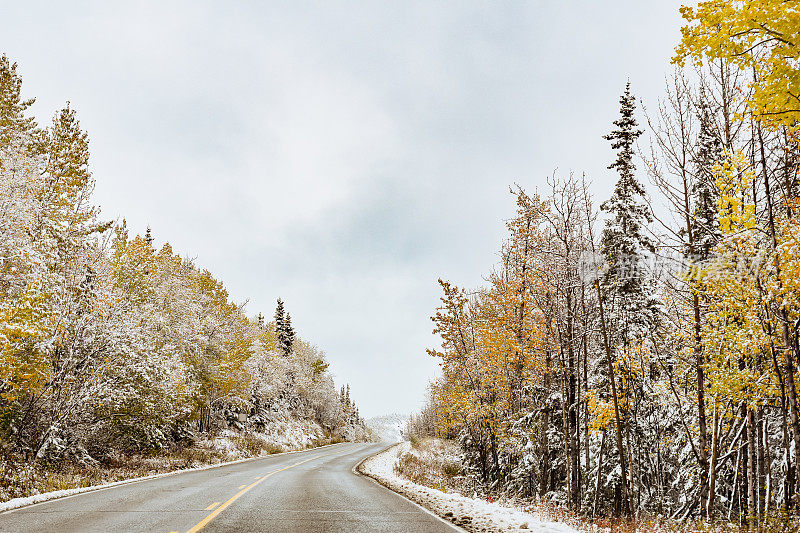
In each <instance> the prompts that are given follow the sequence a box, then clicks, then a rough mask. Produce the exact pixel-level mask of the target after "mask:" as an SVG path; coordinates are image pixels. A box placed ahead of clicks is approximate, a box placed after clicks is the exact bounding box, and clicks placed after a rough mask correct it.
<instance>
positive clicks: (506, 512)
mask: <svg viewBox="0 0 800 533" xmlns="http://www.w3.org/2000/svg"><path fill="white" fill-rule="evenodd" d="M410 449H411V444H410V443H409V442H402V443H400V444H396V445H395V446H392V447H391V448H389V449H388V450H386V451H383V452H381V453H379V454H377V455H374V456H372V457H370V458H369V459H367V460H366V461H364V462H363V463H361V465H360V466H359V471H360V472H361V473H363V474H366V475H368V476H370V477H371V478H373V479H375V480H377V481H378V482H379V483H381V484H382V485H385V486H386V487H388V488H390V489H392V490H393V491H395V492H398V493H400V494H402V495H404V496H406V497H407V498H409V499H411V500H413V501H415V502H417V503H419V504H420V505H422V506H424V507H427V508H428V509H430V510H431V511H433V512H434V513H436V514H437V515H439V516H441V517H442V518H445V519H446V520H449V521H451V522H453V523H454V524H456V525H458V526H460V527H462V528H464V529H466V530H468V531H491V532H500V531H502V532H507V531H531V532H534V533H577V530H576V529H574V528H572V527H570V526H568V525H566V524H561V523H558V522H551V521H548V520H545V519H543V518H542V517H540V516H537V515H535V514H532V513H528V512H525V511H522V510H521V509H518V508H515V507H509V506H506V505H501V504H499V503H494V502H487V501H484V500H482V499H476V498H467V497H465V496H461V495H460V494H450V493H446V492H442V491H440V490H436V489H432V488H429V487H425V486H423V485H418V484H416V483H413V482H411V481H409V480H407V479H405V478H402V477H400V476H398V475H397V473H395V465H396V464H397V461H398V458H399V456H400V455H402V454H403V453H408V452H409V450H410Z"/></svg>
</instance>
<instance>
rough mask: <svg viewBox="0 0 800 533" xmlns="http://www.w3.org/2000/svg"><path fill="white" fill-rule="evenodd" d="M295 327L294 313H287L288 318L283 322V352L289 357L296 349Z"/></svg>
mask: <svg viewBox="0 0 800 533" xmlns="http://www.w3.org/2000/svg"><path fill="white" fill-rule="evenodd" d="M294 337H295V335H294V328H293V327H292V315H290V314H289V313H286V319H285V320H284V322H283V342H284V347H283V354H284V355H286V356H287V357H288V356H289V355H291V354H292V351H293V350H294Z"/></svg>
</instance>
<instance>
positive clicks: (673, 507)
mask: <svg viewBox="0 0 800 533" xmlns="http://www.w3.org/2000/svg"><path fill="white" fill-rule="evenodd" d="M681 13H682V15H683V17H684V19H685V26H684V27H683V29H682V39H681V41H680V43H679V45H678V47H677V48H676V55H675V57H674V58H673V63H674V64H675V70H674V73H673V74H672V75H670V76H669V77H668V78H667V83H666V92H665V94H664V96H663V98H662V99H661V100H660V101H659V103H658V105H657V106H653V108H652V109H647V108H646V107H642V106H637V101H636V99H635V97H634V95H633V94H632V92H631V89H630V83H629V84H628V86H627V87H626V88H625V91H624V93H623V94H622V97H621V99H620V113H619V118H618V119H617V120H616V121H614V124H613V126H610V128H609V129H610V130H611V131H610V133H609V134H608V135H607V136H605V139H606V140H607V141H608V142H609V143H610V148H611V150H610V152H609V162H610V163H611V164H610V166H609V167H608V168H609V169H611V170H612V171H613V172H614V173H615V175H616V186H615V187H614V190H613V192H611V193H610V195H609V197H607V198H603V199H602V200H603V201H602V203H600V204H599V211H598V209H597V207H598V205H597V200H596V199H595V198H592V196H591V195H590V194H589V192H588V190H589V189H588V185H587V181H588V178H587V177H586V176H584V175H581V174H570V175H557V174H554V175H553V176H552V177H551V178H550V179H548V182H547V186H546V187H543V188H541V189H540V190H538V192H537V193H536V194H529V193H526V192H525V191H524V190H523V189H521V188H518V187H517V188H515V189H513V190H512V193H513V194H514V196H515V198H516V205H517V210H516V213H515V215H514V216H513V217H512V218H511V219H510V220H508V222H507V227H508V234H507V238H506V239H505V241H504V242H503V244H502V247H501V249H500V254H499V256H500V260H499V262H498V264H497V265H495V267H494V268H493V269H492V270H491V271H490V272H489V274H488V275H487V277H486V283H485V284H484V285H482V286H480V287H478V288H476V289H474V290H465V289H463V288H459V287H457V286H455V285H453V284H452V283H450V282H448V281H441V280H440V283H441V287H442V290H443V293H444V294H443V296H442V299H441V301H442V304H441V306H440V307H439V308H438V310H437V312H436V314H435V316H433V321H434V323H435V331H434V333H437V334H438V335H439V336H440V337H441V340H442V345H441V347H440V348H437V349H433V350H430V351H429V352H430V354H431V355H432V356H434V357H436V358H437V359H439V361H440V363H441V368H442V376H441V378H439V379H438V380H437V381H435V382H434V383H433V384H432V386H431V393H430V398H429V403H428V406H427V407H426V409H425V410H424V411H423V412H422V413H421V414H420V415H419V416H417V417H415V418H414V419H412V422H411V425H410V431H411V432H412V433H416V434H419V435H425V434H433V435H443V436H447V437H450V438H456V439H458V441H459V443H460V446H461V449H462V452H463V456H462V463H463V468H464V471H463V472H462V474H463V475H464V477H465V479H466V480H467V481H469V482H470V483H471V484H472V485H470V486H471V487H474V488H475V490H478V491H480V492H482V493H484V494H492V493H506V494H512V495H516V496H518V497H522V498H526V499H536V498H542V499H547V500H551V501H555V502H557V503H559V504H561V505H563V506H565V507H568V508H569V509H570V510H572V511H574V512H577V513H582V514H584V515H589V516H608V515H617V516H620V515H622V516H630V515H636V516H662V517H671V518H674V519H681V520H684V519H688V518H695V519H705V520H710V521H714V520H716V521H722V522H738V523H739V524H741V525H743V526H746V527H748V528H759V527H762V526H764V525H766V524H779V523H783V524H784V526H785V527H786V528H787V530H788V529H790V528H791V527H793V526H791V525H789V524H791V523H792V522H791V517H792V516H794V517H796V516H797V515H798V505H800V501H798V494H800V468H799V467H800V410H799V409H800V408H799V407H798V398H797V395H798V391H797V384H796V382H797V380H798V379H799V378H800V375H798V373H797V365H798V360H799V358H800V345H799V344H798V336H799V333H798V328H799V327H800V214H799V213H798V209H800V203H799V202H800V183H799V180H798V170H799V169H798V164H800V129H799V128H798V119H800V97H798V95H800V68H798V64H799V63H798V61H799V60H800V50H798V47H797V44H796V43H797V39H798V37H799V36H800V6H798V3H797V2H785V1H779V0H756V1H750V2H741V1H731V2H700V4H699V5H698V6H697V7H696V8H688V7H684V8H682V9H681ZM640 126H641V127H640ZM598 142H601V141H600V140H598ZM645 176H646V178H647V179H648V180H649V182H650V184H651V187H650V188H649V189H647V188H646V187H645V186H644V180H643V179H642V178H643V177H645ZM649 191H651V192H652V194H651V193H650V192H649ZM795 525H796V524H795Z"/></svg>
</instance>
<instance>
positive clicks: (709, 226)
mask: <svg viewBox="0 0 800 533" xmlns="http://www.w3.org/2000/svg"><path fill="white" fill-rule="evenodd" d="M698 115H699V119H700V133H699V134H698V136H697V149H696V152H695V158H694V159H695V161H694V163H695V166H696V171H695V180H694V183H693V184H692V190H691V193H692V201H693V206H692V208H693V211H694V212H693V218H694V225H693V228H692V230H693V232H694V235H693V237H694V254H695V257H691V258H689V259H691V260H692V261H696V262H699V261H705V260H706V259H708V258H709V257H710V256H711V250H712V248H714V246H715V245H716V244H717V242H718V241H719V239H720V238H721V237H722V232H721V231H720V229H719V222H718V221H717V198H718V197H719V191H718V190H717V184H716V180H715V178H714V172H713V171H712V169H713V167H714V164H715V163H717V162H718V161H720V160H721V159H722V156H723V149H722V139H720V136H719V135H718V133H717V130H716V128H715V127H714V118H713V114H712V112H711V109H710V106H709V104H708V100H707V98H706V96H705V93H704V92H701V93H700V102H699V104H698Z"/></svg>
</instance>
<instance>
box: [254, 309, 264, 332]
mask: <svg viewBox="0 0 800 533" xmlns="http://www.w3.org/2000/svg"><path fill="white" fill-rule="evenodd" d="M256 325H258V329H264V315H262V314H261V313H258V316H257V317H256Z"/></svg>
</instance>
